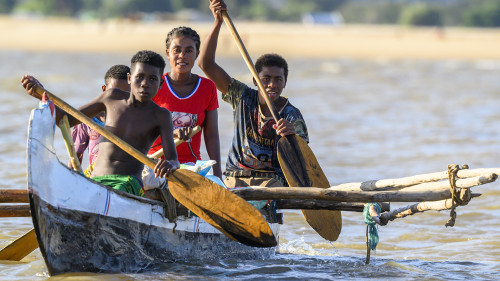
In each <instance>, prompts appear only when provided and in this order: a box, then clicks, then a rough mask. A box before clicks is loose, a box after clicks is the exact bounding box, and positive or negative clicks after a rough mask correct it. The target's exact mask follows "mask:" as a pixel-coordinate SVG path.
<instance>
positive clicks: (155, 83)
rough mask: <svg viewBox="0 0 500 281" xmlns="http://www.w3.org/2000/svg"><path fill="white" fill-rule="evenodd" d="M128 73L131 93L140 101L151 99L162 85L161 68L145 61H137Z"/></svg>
mask: <svg viewBox="0 0 500 281" xmlns="http://www.w3.org/2000/svg"><path fill="white" fill-rule="evenodd" d="M131 72H132V73H130V74H129V75H128V83H129V84H130V93H131V94H132V95H134V97H135V98H136V99H137V100H139V101H140V102H146V101H150V100H151V99H152V98H153V97H154V96H155V95H156V93H157V92H158V88H159V87H160V79H161V75H162V74H161V72H160V68H158V67H156V66H152V65H149V64H145V63H141V62H138V63H135V64H134V65H133V66H132V69H131Z"/></svg>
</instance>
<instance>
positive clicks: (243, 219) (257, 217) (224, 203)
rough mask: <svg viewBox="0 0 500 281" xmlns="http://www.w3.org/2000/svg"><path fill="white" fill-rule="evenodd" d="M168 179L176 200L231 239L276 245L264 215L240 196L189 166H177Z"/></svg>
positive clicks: (245, 242)
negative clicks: (191, 169)
mask: <svg viewBox="0 0 500 281" xmlns="http://www.w3.org/2000/svg"><path fill="white" fill-rule="evenodd" d="M168 179H169V183H168V186H169V190H170V193H172V195H173V196H174V198H175V199H176V200H177V201H179V203H181V204H182V205H184V206H185V207H186V208H188V209H189V210H191V211H192V212H193V213H195V214H196V215H197V216H199V217H200V218H202V219H203V220H204V221H206V222H207V223H209V224H211V225H212V226H214V227H215V228H217V229H218V230H219V231H220V232H222V233H224V234H225V235H227V236H228V237H230V238H231V239H233V240H235V241H238V242H240V243H242V244H245V245H247V246H252V247H274V246H276V245H277V241H276V238H275V237H274V234H273V232H272V231H271V228H270V227H269V224H268V223H267V222H266V220H265V219H264V217H263V216H262V215H261V213H260V212H259V211H258V210H257V209H255V208H254V207H253V206H252V205H250V204H249V203H248V202H247V201H245V200H243V199H242V198H241V197H239V196H237V195H235V194H233V193H232V192H230V191H228V190H227V189H225V188H223V187H222V186H220V185H218V184H216V183H215V182H213V181H211V180H209V179H207V178H205V177H203V176H201V175H199V174H196V173H194V172H191V171H188V170H182V169H179V170H176V171H175V172H174V173H173V174H172V175H171V176H169V177H168Z"/></svg>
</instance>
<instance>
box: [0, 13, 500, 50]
mask: <svg viewBox="0 0 500 281" xmlns="http://www.w3.org/2000/svg"><path fill="white" fill-rule="evenodd" d="M212 24H213V23H212V22H153V23H143V22H130V21H125V20H124V21H108V22H102V23H99V22H80V21H77V20H72V19H22V18H13V17H6V16H4V17H0V26H1V27H2V28H1V29H2V40H1V41H0V49H1V50H26V51H56V52H105V53H107V52H112V53H124V54H133V53H135V52H136V51H138V50H142V49H150V50H154V51H156V52H159V53H161V54H163V53H164V52H165V37H166V34H167V32H168V31H169V30H170V29H172V28H173V27H176V26H180V25H186V26H190V27H192V28H194V29H195V30H197V31H198V33H199V34H200V36H201V39H202V40H204V38H205V37H206V35H207V34H208V32H209V31H210V29H211V28H212ZM234 24H235V26H236V28H237V29H238V32H239V33H240V35H241V37H242V39H243V41H244V43H245V46H246V48H247V49H248V51H249V53H250V55H251V56H252V57H254V58H255V57H256V56H258V55H260V54H262V53H268V52H276V53H279V54H282V55H283V56H285V57H299V58H336V57H348V58H360V59H464V60H478V59H495V60H496V59H500V47H499V46H500V29H466V28H444V29H437V28H409V27H402V26H359V25H357V26H353V25H344V26H319V25H314V26H312V25H303V24H299V23H291V24H284V23H262V22H259V23H254V22H238V21H235V22H234ZM217 54H218V55H219V56H228V57H235V56H239V53H238V50H237V48H236V46H235V44H234V42H233V39H232V37H231V36H230V33H229V31H228V30H227V28H225V27H223V30H222V31H221V39H220V40H219V47H218V53H217Z"/></svg>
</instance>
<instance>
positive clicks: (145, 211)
mask: <svg viewBox="0 0 500 281" xmlns="http://www.w3.org/2000/svg"><path fill="white" fill-rule="evenodd" d="M40 107H41V108H38V109H35V110H33V111H32V113H31V117H30V122H29V134H28V149H27V154H28V194H29V199H30V208H31V214H32V218H33V225H34V228H35V231H36V236H37V240H38V244H39V247H40V251H41V253H42V255H43V258H44V260H45V263H46V264H47V268H48V271H49V273H50V274H51V275H57V274H62V273H67V272H108V273H122V272H125V273H131V272H132V273H133V272H141V271H146V270H148V268H153V267H154V266H155V265H158V264H165V263H170V262H175V261H177V260H200V259H214V258H226V257H233V258H234V257H237V258H238V259H255V258H257V259H262V258H267V257H270V256H271V255H273V254H274V253H275V251H276V248H275V247H271V248H255V247H249V246H246V245H243V244H240V243H238V242H235V241H233V240H231V239H230V238H228V237H227V236H225V235H224V234H222V233H221V232H219V231H218V230H217V229H215V228H214V227H213V226H211V225H210V224H208V223H206V222H205V221H203V220H201V219H199V218H198V217H196V216H192V215H189V214H186V215H184V216H179V217H178V218H177V221H176V223H170V222H169V221H168V219H167V218H166V217H165V216H164V207H165V205H164V203H162V202H159V201H156V200H151V199H146V198H140V197H137V196H134V195H131V194H128V193H125V192H121V191H117V190H114V189H111V188H109V187H106V186H104V185H101V184H99V183H97V182H94V181H92V180H89V179H88V178H86V177H84V176H83V175H81V174H79V173H77V172H75V171H73V170H71V169H69V168H68V167H67V166H66V165H65V164H63V163H61V162H60V161H59V159H58V158H57V155H56V153H55V150H54V146H53V141H54V128H55V125H54V124H55V123H54V122H55V121H54V116H53V113H52V112H51V110H50V108H49V107H47V106H45V107H44V106H40ZM269 225H270V227H271V229H272V231H273V233H274V235H275V236H276V238H277V239H278V234H279V224H278V223H270V224H269Z"/></svg>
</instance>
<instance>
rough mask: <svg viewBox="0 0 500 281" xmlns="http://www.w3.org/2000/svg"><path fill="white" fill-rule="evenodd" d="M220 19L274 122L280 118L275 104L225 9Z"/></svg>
mask: <svg viewBox="0 0 500 281" xmlns="http://www.w3.org/2000/svg"><path fill="white" fill-rule="evenodd" d="M222 19H223V20H224V22H225V23H226V25H227V27H228V28H229V31H230V32H231V35H232V36H233V39H234V41H235V42H236V45H237V46H238V50H239V51H240V53H241V55H242V56H243V59H244V60H245V63H246V64H247V66H248V69H250V72H252V75H253V78H254V79H255V81H257V86H258V87H259V90H260V91H259V92H260V94H261V96H262V97H264V99H265V100H266V104H267V107H269V110H270V111H271V114H272V115H273V118H274V120H275V121H276V122H278V120H280V119H281V118H280V117H279V113H278V110H277V109H276V106H274V103H273V102H272V101H271V99H270V98H269V96H268V95H267V93H266V89H265V88H264V85H263V84H262V81H260V78H259V74H258V73H257V70H255V67H254V66H253V63H252V59H251V58H250V55H249V54H248V51H247V49H246V48H245V45H243V41H242V40H241V37H240V35H239V34H238V31H236V28H235V27H234V24H233V21H232V20H231V18H230V17H229V15H228V14H227V11H222Z"/></svg>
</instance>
